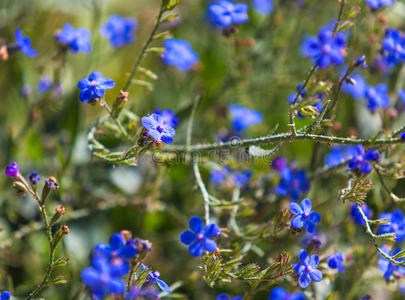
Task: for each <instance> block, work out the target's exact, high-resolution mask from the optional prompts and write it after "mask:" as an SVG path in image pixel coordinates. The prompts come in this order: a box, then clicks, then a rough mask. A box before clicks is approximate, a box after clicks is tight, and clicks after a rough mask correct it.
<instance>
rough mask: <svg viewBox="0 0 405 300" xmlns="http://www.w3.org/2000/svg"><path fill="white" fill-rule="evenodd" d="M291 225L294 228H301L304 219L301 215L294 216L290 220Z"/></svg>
mask: <svg viewBox="0 0 405 300" xmlns="http://www.w3.org/2000/svg"><path fill="white" fill-rule="evenodd" d="M291 226H292V227H294V228H301V227H302V226H304V219H303V218H302V216H301V215H299V216H295V217H294V218H293V219H292V220H291Z"/></svg>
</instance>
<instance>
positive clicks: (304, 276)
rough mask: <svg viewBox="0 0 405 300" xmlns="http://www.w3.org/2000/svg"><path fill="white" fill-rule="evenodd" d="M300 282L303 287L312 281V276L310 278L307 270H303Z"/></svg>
mask: <svg viewBox="0 0 405 300" xmlns="http://www.w3.org/2000/svg"><path fill="white" fill-rule="evenodd" d="M298 283H299V285H300V286H301V287H302V288H306V287H307V286H308V285H309V284H310V283H311V278H309V276H308V273H307V272H303V273H302V274H301V275H300V277H299V278H298Z"/></svg>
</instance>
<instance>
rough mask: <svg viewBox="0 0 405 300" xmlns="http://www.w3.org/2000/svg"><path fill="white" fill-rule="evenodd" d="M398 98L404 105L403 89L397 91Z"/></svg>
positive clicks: (404, 92)
mask: <svg viewBox="0 0 405 300" xmlns="http://www.w3.org/2000/svg"><path fill="white" fill-rule="evenodd" d="M398 96H399V98H401V100H402V101H403V102H404V103H405V91H404V90H403V89H399V90H398Z"/></svg>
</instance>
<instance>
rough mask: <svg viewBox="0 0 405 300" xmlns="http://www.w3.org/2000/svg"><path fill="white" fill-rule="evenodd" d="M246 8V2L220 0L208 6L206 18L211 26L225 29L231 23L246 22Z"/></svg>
mask: <svg viewBox="0 0 405 300" xmlns="http://www.w3.org/2000/svg"><path fill="white" fill-rule="evenodd" d="M248 10H249V6H248V5H247V4H246V3H233V2H232V1H230V0H220V1H218V2H213V3H211V4H210V5H209V6H208V20H209V21H210V23H211V24H212V25H213V26H216V27H219V28H223V29H225V28H228V27H229V26H231V25H233V24H242V23H245V22H247V21H248V20H249V17H248Z"/></svg>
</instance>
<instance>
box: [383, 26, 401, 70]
mask: <svg viewBox="0 0 405 300" xmlns="http://www.w3.org/2000/svg"><path fill="white" fill-rule="evenodd" d="M382 51H383V59H384V61H385V62H386V63H387V64H388V66H395V65H396V64H397V63H398V62H400V61H405V35H404V34H403V33H402V32H400V31H399V30H398V29H393V28H387V30H386V31H385V37H384V39H383V41H382Z"/></svg>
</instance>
